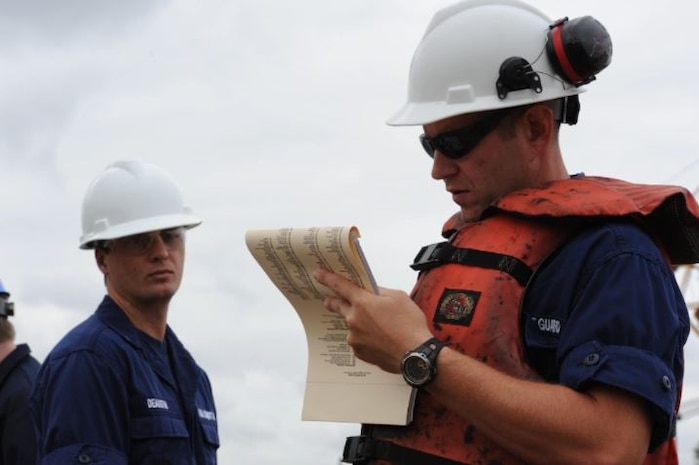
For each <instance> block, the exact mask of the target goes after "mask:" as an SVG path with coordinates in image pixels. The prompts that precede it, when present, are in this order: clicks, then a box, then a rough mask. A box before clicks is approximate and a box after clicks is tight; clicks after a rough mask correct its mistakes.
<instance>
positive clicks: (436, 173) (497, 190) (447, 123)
mask: <svg viewBox="0 0 699 465" xmlns="http://www.w3.org/2000/svg"><path fill="white" fill-rule="evenodd" d="M491 114H492V113H489V114H486V113H472V114H467V115H458V116H454V117H451V118H447V119H443V120H440V121H437V122H434V123H430V124H427V125H425V126H423V129H424V131H425V136H427V138H428V139H430V138H437V141H439V137H438V136H440V135H447V136H448V135H449V134H450V133H451V134H462V135H463V138H464V141H467V140H468V139H469V138H470V139H471V140H472V141H473V140H477V139H474V137H470V136H469V131H470V129H469V128H474V131H475V132H476V133H477V132H478V131H477V128H478V125H479V124H480V122H483V121H485V120H484V118H486V117H488V116H490V115H491ZM520 117H521V112H517V111H514V112H512V113H510V114H509V116H507V117H505V119H504V120H502V121H500V122H499V124H497V125H496V126H495V128H494V129H493V130H492V131H490V132H487V133H485V134H483V133H481V135H482V136H483V138H482V139H480V142H477V145H475V146H474V147H473V148H472V149H471V150H470V151H468V152H466V153H464V154H462V155H461V156H458V154H457V153H453V154H451V157H448V156H446V155H449V154H448V153H447V154H445V153H443V152H441V151H440V150H439V144H436V147H435V148H436V150H435V151H434V152H433V156H434V162H433V165H432V173H431V174H432V177H433V178H434V179H436V180H441V181H444V184H445V186H446V190H447V191H448V192H449V193H451V195H452V199H453V201H454V203H456V204H457V205H459V207H460V209H461V216H462V219H463V220H464V221H476V220H478V219H479V218H480V217H481V214H482V213H483V211H484V210H485V209H486V208H487V207H488V206H490V205H491V204H492V203H493V202H494V201H495V200H497V199H498V198H500V197H502V196H504V195H505V194H508V193H509V192H512V191H514V190H517V189H521V188H523V187H527V186H528V185H529V184H530V182H529V169H528V166H527V163H526V160H527V156H528V154H527V152H526V150H527V148H526V144H524V143H522V137H521V136H520V134H519V131H518V126H517V125H518V119H519V118H520ZM472 125H475V126H472ZM490 126H491V127H492V125H490ZM457 130H458V131H457ZM481 132H482V131H481ZM445 137H446V136H445ZM457 137H458V136H457ZM423 145H425V144H424V143H423ZM454 145H457V146H458V145H459V144H458V143H457V144H454ZM464 145H465V146H468V145H469V144H468V143H466V144H464ZM471 145H472V144H471ZM445 152H446V149H445ZM457 156H458V158H455V157H457Z"/></svg>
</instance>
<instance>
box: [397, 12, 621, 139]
mask: <svg viewBox="0 0 699 465" xmlns="http://www.w3.org/2000/svg"><path fill="white" fill-rule="evenodd" d="M561 31H563V32H562V33H561ZM561 38H562V40H561ZM554 39H556V40H557V41H558V42H556V41H555V40H554ZM559 60H560V63H559ZM610 60H611V40H610V39H609V35H608V34H607V31H606V30H605V29H604V27H603V26H602V25H601V24H600V23H599V22H597V21H596V20H594V19H593V18H591V17H589V16H585V17H582V18H577V19H575V20H573V21H571V22H567V18H564V19H563V20H560V21H558V22H556V23H554V22H552V21H551V20H550V19H549V18H548V17H547V16H546V15H544V14H543V13H542V12H540V11H539V10H537V9H535V8H533V7H531V6H530V5H527V4H525V3H522V2H520V1H518V0H466V1H462V2H460V3H457V4H455V5H452V6H450V7H447V8H444V9H442V10H440V11H438V12H437V13H436V14H435V16H434V17H433V18H432V21H431V22H430V24H429V26H428V27H427V31H426V32H425V34H424V36H423V37H422V40H421V41H420V43H419V45H418V47H417V50H416V51H415V54H414V55H413V59H412V63H411V66H410V75H409V80H408V101H407V103H406V104H405V105H404V106H403V108H401V109H400V111H399V112H398V113H397V114H395V115H394V116H393V117H391V118H390V119H389V120H388V121H387V123H388V124H389V125H392V126H410V125H424V124H428V123H432V122H435V121H439V120H441V119H444V118H448V117H451V116H456V115H460V114H465V113H474V112H480V111H487V110H497V109H501V108H509V107H515V106H520V105H527V104H532V103H537V102H543V101H548V100H554V99H559V98H562V97H569V96H575V95H577V94H579V93H581V92H583V89H581V88H580V85H582V84H586V83H588V82H590V81H591V80H593V79H594V74H595V73H597V72H599V71H601V70H602V69H603V68H604V67H606V66H607V65H608V64H609V62H610ZM571 63H572V66H571ZM573 69H578V70H583V71H580V74H582V76H577V74H578V73H575V72H573ZM566 70H569V71H570V74H566V72H565V71H566ZM576 99H577V97H576ZM576 103H577V101H576ZM574 116H575V120H577V111H576V113H575V115H574ZM571 124H574V122H573V123H571Z"/></svg>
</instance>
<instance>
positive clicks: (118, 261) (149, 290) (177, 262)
mask: <svg viewBox="0 0 699 465" xmlns="http://www.w3.org/2000/svg"><path fill="white" fill-rule="evenodd" d="M184 239H185V229H184V228H174V229H166V230H161V231H156V232H149V233H143V234H136V235H133V236H127V237H122V238H119V239H114V240H110V241H107V242H106V243H105V244H104V246H103V247H98V248H97V249H96V251H95V256H96V259H97V264H98V266H99V267H100V269H101V270H102V273H104V275H105V277H106V279H107V286H108V289H109V291H110V292H116V293H117V294H119V296H120V297H122V298H125V299H126V300H128V301H129V302H131V303H132V304H134V305H135V306H136V307H138V306H139V305H141V306H148V305H150V304H153V303H158V302H165V303H167V302H169V301H170V299H171V298H172V296H174V295H175V292H177V289H178V288H179V286H180V282H181V280H182V268H183V265H184Z"/></svg>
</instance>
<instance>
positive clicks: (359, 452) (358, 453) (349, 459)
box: [342, 436, 373, 464]
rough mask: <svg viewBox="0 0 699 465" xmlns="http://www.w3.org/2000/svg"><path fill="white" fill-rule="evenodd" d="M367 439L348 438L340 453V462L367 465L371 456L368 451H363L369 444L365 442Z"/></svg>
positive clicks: (358, 437) (359, 437)
mask: <svg viewBox="0 0 699 465" xmlns="http://www.w3.org/2000/svg"><path fill="white" fill-rule="evenodd" d="M367 439H368V438H367V437H366V436H349V437H348V438H347V439H346V440H345V448H344V450H343V451H342V462H344V463H354V464H363V463H367V462H368V461H369V459H370V458H371V457H372V455H373V454H371V453H370V451H367V450H365V449H366V446H367V445H370V444H371V442H367Z"/></svg>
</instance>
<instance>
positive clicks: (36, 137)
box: [0, 0, 699, 465]
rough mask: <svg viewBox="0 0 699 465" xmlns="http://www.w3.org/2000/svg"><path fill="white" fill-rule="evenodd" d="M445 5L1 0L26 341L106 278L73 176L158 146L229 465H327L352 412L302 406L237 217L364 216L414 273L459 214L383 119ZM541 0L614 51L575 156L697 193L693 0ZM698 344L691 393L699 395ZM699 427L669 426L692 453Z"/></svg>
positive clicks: (83, 304)
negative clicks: (320, 415)
mask: <svg viewBox="0 0 699 465" xmlns="http://www.w3.org/2000/svg"><path fill="white" fill-rule="evenodd" d="M450 3H451V2H450V1H446V0H439V1H434V2H429V4H428V3H425V2H423V3H419V2H405V1H399V0H384V1H381V2H376V1H374V0H358V1H354V2H344V3H338V2H323V1H320V0H302V1H299V2H283V1H280V0H275V1H273V0H236V1H233V2H230V1H227V0H201V1H199V2H189V1H185V0H173V1H169V2H165V1H160V2H142V1H136V0H130V1H119V2H114V1H101V2H97V1H94V2H91V1H82V2H81V1H78V0H72V1H63V2H58V3H56V2H47V1H41V0H31V1H30V0H23V1H22V2H16V1H11V0H0V31H2V32H0V39H1V40H0V43H2V44H3V45H0V67H2V69H3V73H1V74H0V108H2V110H0V162H1V163H2V164H3V180H2V182H1V183H0V207H2V211H3V220H2V223H0V224H2V228H3V235H2V238H3V243H2V244H1V245H0V248H1V250H2V251H3V252H2V256H3V267H2V269H1V270H0V273H2V275H0V278H2V279H3V282H4V283H5V285H6V286H8V287H10V288H11V291H12V292H13V298H14V300H15V302H16V303H17V317H16V322H17V325H18V329H19V335H20V339H25V340H27V341H28V342H29V343H30V345H31V346H32V347H33V349H34V351H35V353H36V354H37V355H38V356H39V357H43V356H45V354H46V353H47V352H48V350H50V348H51V347H52V345H53V344H55V342H57V340H58V338H59V337H60V336H62V334H63V333H65V332H66V331H67V330H68V329H69V328H70V327H72V326H73V325H74V324H76V323H77V322H79V321H81V320H82V319H83V318H85V317H86V316H87V315H89V314H90V313H91V312H92V311H93V310H94V307H95V306H96V305H97V303H98V301H99V300H100V298H101V296H102V293H103V288H102V281H101V277H100V276H99V273H98V271H97V269H96V267H95V265H94V262H93V259H92V257H91V254H90V253H89V252H85V251H80V250H78V249H77V244H78V236H79V235H80V204H81V201H82V195H83V192H84V190H85V188H86V187H87V185H88V183H89V182H90V180H91V179H92V178H93V177H94V176H95V175H96V174H97V173H99V172H100V171H101V170H102V169H103V168H104V167H105V166H106V165H107V164H108V163H110V162H111V161H113V160H114V159H116V158H123V157H140V158H144V159H146V160H149V161H152V162H154V163H156V164H159V165H160V166H162V167H164V168H166V169H167V170H169V171H170V172H171V173H172V174H173V175H174V176H175V177H176V178H177V179H178V180H179V181H180V183H181V185H182V187H183V190H184V191H185V193H186V195H187V198H188V200H189V202H190V203H191V205H192V206H193V207H194V208H195V209H196V211H197V212H198V213H199V214H200V215H201V216H202V217H203V218H204V223H203V224H202V226H201V227H200V228H197V229H195V230H192V231H191V232H190V234H189V236H188V258H187V264H186V270H185V278H184V283H183V286H182V289H181V290H180V293H179V294H178V296H177V297H176V298H175V300H174V301H173V303H172V308H171V320H170V321H171V325H172V327H173V328H174V329H175V331H176V332H177V333H178V335H179V336H180V338H181V339H182V340H183V341H184V342H185V345H186V346H187V347H188V348H189V349H190V350H191V351H192V353H193V354H194V355H195V356H196V358H197V360H198V361H199V362H200V363H201V365H202V366H204V367H205V368H206V369H207V371H208V372H209V374H210V376H211V378H212V382H213V385H214V390H215V394H216V397H217V403H218V408H219V419H220V421H221V434H222V440H223V446H222V449H221V460H220V461H221V463H234V462H241V463H243V462H248V463H256V464H262V465H264V464H272V463H298V464H301V463H303V464H304V465H315V464H318V465H320V464H327V463H335V461H336V459H337V456H338V454H339V453H340V449H341V447H342V445H343V443H344V437H345V436H346V435H348V434H355V433H357V431H358V426H357V425H344V424H330V423H314V422H302V421H300V412H301V402H302V393H303V382H304V375H305V364H306V346H305V337H304V334H303V329H302V327H301V325H300V322H299V321H298V319H297V317H296V315H295V314H294V312H293V309H292V308H291V307H290V306H289V305H288V303H287V302H286V301H285V300H284V299H283V298H282V297H281V295H279V293H278V291H277V290H276V288H274V287H273V285H272V284H271V283H269V282H268V280H267V279H266V277H265V276H264V275H263V274H262V272H261V270H259V268H258V267H257V265H256V263H255V262H254V260H253V259H252V257H250V256H249V254H248V252H247V250H246V249H245V244H244V240H243V237H244V232H245V230H246V229H250V228H258V227H273V226H307V225H317V224H325V225H332V224H356V225H357V226H359V228H360V230H361V232H362V234H363V239H362V244H363V246H364V249H365V251H366V253H367V256H368V257H369V259H370V261H371V262H372V266H373V268H374V272H375V274H376V276H377V278H378V279H379V281H380V283H381V284H382V285H386V286H390V287H400V288H403V289H406V290H407V289H409V288H410V287H411V285H412V282H413V280H414V277H415V276H414V274H413V272H412V271H411V270H410V269H409V268H408V264H409V262H410V260H411V259H412V257H413V256H414V254H415V253H416V252H417V250H418V249H419V247H420V246H422V245H424V244H426V243H429V242H433V241H435V240H438V239H439V237H438V233H439V228H440V227H441V224H442V222H443V221H444V220H445V219H446V218H447V217H448V216H449V215H450V214H451V213H452V211H453V210H454V208H453V206H452V204H451V201H450V199H449V197H448V196H447V195H446V193H445V192H444V189H443V186H441V185H440V184H438V183H436V182H434V181H432V180H431V179H430V177H429V170H430V166H431V165H430V163H429V160H428V158H427V157H426V156H425V155H424V154H423V153H422V152H421V149H420V148H419V145H418V143H417V134H418V133H419V130H418V129H416V128H388V127H386V126H384V121H385V119H386V118H387V117H388V116H390V115H391V114H393V112H394V111H395V110H397V108H398V107H399V106H400V105H401V104H402V102H403V99H404V97H405V92H406V81H407V71H408V66H409V62H410V57H411V55H412V53H413V50H414V48H415V46H416V45H417V42H418V41H419V39H420V37H421V36H422V33H423V32H424V29H425V27H426V26H427V23H428V21H429V19H430V17H431V15H432V14H433V13H434V11H435V10H436V8H438V7H441V6H445V5H448V4H450ZM535 4H536V5H537V6H538V7H539V8H541V9H542V10H544V11H545V12H547V13H548V14H549V15H550V16H552V17H560V16H563V15H569V16H571V17H575V16H578V15H583V14H592V15H593V16H595V17H597V18H599V19H600V20H602V21H603V23H604V24H605V25H606V26H607V27H608V29H609V30H610V33H611V34H612V38H613V41H614V45H615V49H614V59H613V62H612V65H611V66H610V68H609V69H608V70H605V71H604V72H603V73H602V74H601V75H600V76H599V79H598V81H597V82H594V83H592V84H591V85H590V86H589V91H588V92H587V93H585V94H584V95H583V96H582V102H583V110H582V113H581V118H580V123H579V125H578V126H576V127H572V128H565V129H564V133H563V136H562V137H563V150H564V156H565V157H566V159H567V163H568V167H569V170H570V171H585V172H586V173H588V174H604V175H609V176H616V177H622V178H627V179H630V180H633V181H639V182H659V183H667V182H672V183H679V184H683V185H686V186H687V187H689V188H690V189H693V188H694V187H696V185H697V167H696V166H695V165H694V163H695V162H696V155H695V153H696V150H697V142H696V137H694V122H696V121H697V120H699V114H698V112H699V110H698V109H697V108H698V107H699V105H697V103H698V99H699V97H697V94H696V93H695V92H693V90H692V89H693V87H694V82H693V76H695V75H696V71H697V70H696V68H697V66H699V65H698V64H697V62H696V60H692V59H691V57H692V56H694V55H696V53H697V49H696V44H695V41H694V40H693V31H692V28H691V27H679V26H678V18H677V15H678V14H679V15H681V16H683V17H687V18H688V17H691V16H692V14H694V13H696V12H697V9H698V8H699V7H697V6H696V5H694V4H693V3H690V2H688V1H686V0H670V1H668V2H665V3H662V4H660V3H657V2H650V1H639V2H636V3H634V4H633V5H631V6H629V5H622V4H616V3H610V2H608V1H606V0H590V1H588V2H585V3H581V2H577V1H573V0H538V1H536V2H535ZM59 5H60V6H59ZM688 167H690V168H691V169H686V168H688ZM690 338H691V339H690V344H689V345H688V363H687V372H688V373H687V383H686V384H687V385H686V387H685V392H686V395H687V396H688V397H692V396H699V379H698V378H697V376H699V375H698V374H697V368H696V367H695V366H694V365H695V364H696V363H695V362H694V360H695V359H696V352H697V350H699V349H697V348H696V345H697V342H698V341H696V339H697V337H696V336H694V335H692V336H690ZM697 421H699V420H691V419H689V420H686V421H682V422H680V425H679V433H680V435H679V438H680V446H681V448H682V460H681V462H682V463H689V461H690V460H691V457H692V448H693V446H694V444H695V443H696V442H697V441H699V437H697V431H699V430H698V429H697V425H699V423H697Z"/></svg>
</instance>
